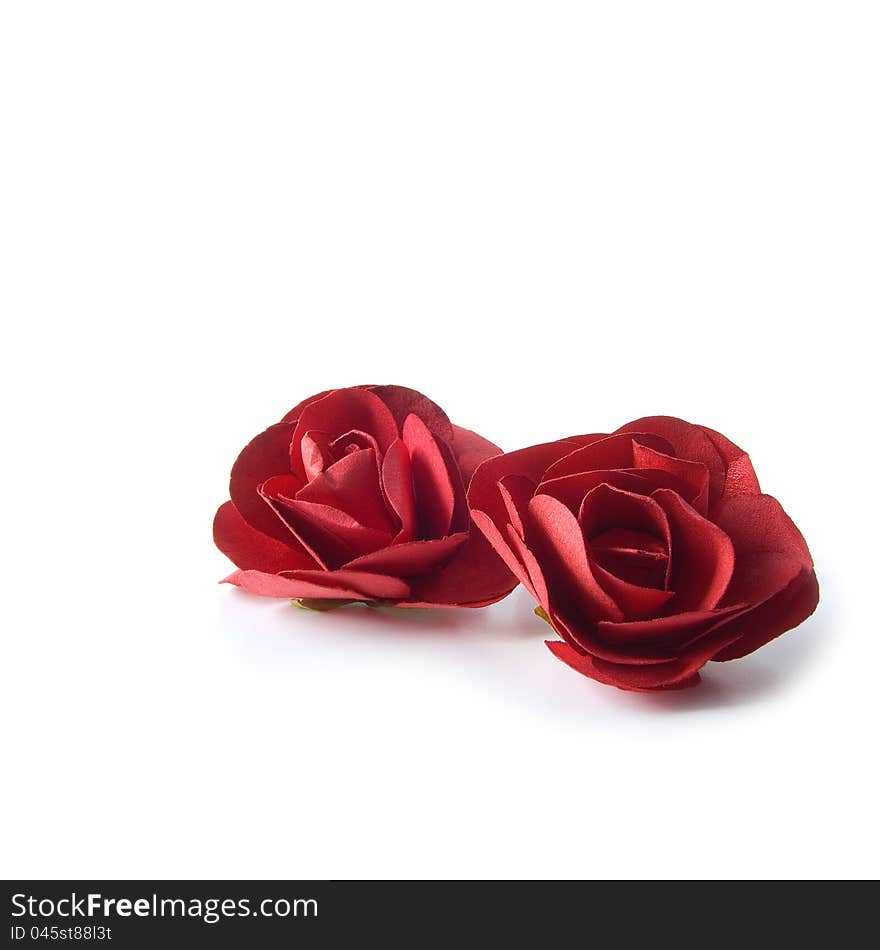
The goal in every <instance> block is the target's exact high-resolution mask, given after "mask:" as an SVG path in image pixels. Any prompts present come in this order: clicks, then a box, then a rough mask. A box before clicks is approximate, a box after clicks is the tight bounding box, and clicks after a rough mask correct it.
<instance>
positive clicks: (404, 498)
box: [382, 439, 418, 543]
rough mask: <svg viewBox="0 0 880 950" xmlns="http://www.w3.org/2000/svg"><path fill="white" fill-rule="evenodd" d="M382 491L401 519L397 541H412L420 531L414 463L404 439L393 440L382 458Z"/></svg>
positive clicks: (395, 539)
mask: <svg viewBox="0 0 880 950" xmlns="http://www.w3.org/2000/svg"><path fill="white" fill-rule="evenodd" d="M382 491H383V494H384V496H385V500H386V502H387V503H388V505H389V506H390V508H391V509H392V511H394V513H395V514H396V515H397V518H398V521H399V525H400V527H399V530H398V533H397V535H396V537H395V538H394V541H395V543H400V542H404V541H412V540H413V539H414V538H415V536H416V533H417V532H418V520H417V517H416V499H415V495H414V494H413V483H412V463H411V462H410V458H409V451H408V450H407V447H406V445H405V444H404V442H403V439H397V440H396V441H394V442H392V443H391V445H390V446H389V447H388V451H387V452H386V453H385V458H384V459H383V460H382Z"/></svg>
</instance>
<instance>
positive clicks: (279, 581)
mask: <svg viewBox="0 0 880 950" xmlns="http://www.w3.org/2000/svg"><path fill="white" fill-rule="evenodd" d="M223 583H225V584H234V585H235V586H236V587H241V588H242V590H246V591H248V592H249V593H251V594H259V595H260V596H261V597H290V598H292V599H297V600H298V599H300V598H303V597H305V598H321V599H323V598H331V599H339V600H398V599H402V598H405V597H407V596H408V595H409V585H408V584H407V583H406V582H405V581H402V580H400V579H399V578H396V577H384V576H383V575H381V574H366V573H362V572H360V571H288V572H285V573H284V574H283V575H273V574H265V573H263V572H262V571H236V572H235V573H234V574H230V575H229V577H227V578H225V580H224V581H223Z"/></svg>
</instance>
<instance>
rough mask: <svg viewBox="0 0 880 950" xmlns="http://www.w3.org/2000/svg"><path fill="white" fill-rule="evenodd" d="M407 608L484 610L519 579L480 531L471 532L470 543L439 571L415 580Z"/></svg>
mask: <svg viewBox="0 0 880 950" xmlns="http://www.w3.org/2000/svg"><path fill="white" fill-rule="evenodd" d="M411 584H412V595H411V597H410V602H409V603H408V606H432V607H433V606H455V607H485V606H486V605H487V604H494V603H495V602H496V601H498V600H501V598H502V597H506V596H507V595H508V594H509V593H510V592H511V591H512V590H513V588H514V587H516V578H514V577H513V575H512V574H511V573H510V571H509V570H508V569H507V567H506V566H505V564H504V562H503V561H502V560H501V558H500V557H498V555H497V554H496V553H495V552H494V551H493V550H492V546H491V545H490V544H489V542H488V541H487V540H486V538H485V537H483V535H482V534H481V533H480V532H479V531H474V530H471V531H470V533H469V535H468V539H467V541H466V542H465V543H464V544H463V545H462V546H461V548H459V550H458V552H457V553H456V554H454V555H453V556H452V558H451V559H450V560H449V562H448V563H447V564H446V565H445V566H444V567H442V568H440V569H439V570H436V571H433V572H431V573H430V574H426V575H425V576H423V577H418V578H413V579H412V580H411Z"/></svg>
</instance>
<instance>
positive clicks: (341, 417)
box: [290, 388, 398, 478]
mask: <svg viewBox="0 0 880 950" xmlns="http://www.w3.org/2000/svg"><path fill="white" fill-rule="evenodd" d="M313 429H317V430H318V431H320V432H326V433H327V438H328V440H329V441H330V442H333V441H334V440H335V439H337V438H339V436H341V435H344V434H345V433H346V432H350V431H352V430H357V431H360V432H366V433H368V434H369V435H371V436H372V437H373V438H374V439H375V440H376V444H377V445H378V447H379V450H380V452H383V453H384V452H385V451H386V450H387V448H388V446H389V445H391V443H392V442H393V441H394V440H395V439H396V438H397V436H398V432H397V423H396V422H395V421H394V416H393V415H392V414H391V411H390V410H389V409H388V407H387V406H386V405H385V403H384V402H382V400H381V399H380V398H379V397H378V396H377V395H375V393H371V392H369V391H367V390H366V389H358V388H351V389H334V390H332V391H331V392H330V393H328V394H327V395H326V396H324V397H323V398H322V399H318V400H317V401H315V402H310V403H308V404H307V405H306V406H305V408H304V409H303V410H302V413H301V415H300V417H299V420H298V421H297V423H296V427H295V429H294V431H293V438H292V440H291V450H290V471H292V472H293V473H294V474H295V475H299V476H300V477H302V478H305V470H304V468H303V464H302V453H301V450H300V443H301V441H302V438H303V436H304V435H305V434H306V433H307V432H309V431H311V430H313Z"/></svg>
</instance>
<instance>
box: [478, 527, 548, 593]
mask: <svg viewBox="0 0 880 950" xmlns="http://www.w3.org/2000/svg"><path fill="white" fill-rule="evenodd" d="M471 517H472V518H473V520H474V524H475V525H476V526H477V528H478V529H479V530H480V531H481V532H482V533H483V535H484V536H485V538H486V540H487V541H488V542H489V544H490V545H491V546H492V548H494V550H495V552H496V554H498V556H499V557H500V558H501V559H502V560H503V561H504V563H505V565H506V566H507V568H508V569H509V571H510V572H511V573H512V574H513V576H514V577H515V578H516V579H517V580H518V581H519V582H520V583H521V584H522V585H523V586H524V587H525V588H526V590H528V592H529V593H530V594H531V595H532V596H533V597H534V598H535V600H537V601H538V602H539V603H542V604H546V602H547V591H546V588H545V589H543V591H541V590H539V589H538V588H537V587H536V586H535V584H534V583H533V580H532V578H531V577H530V576H529V571H528V569H527V568H526V566H525V563H524V561H523V558H522V557H521V556H519V555H518V552H516V549H515V548H514V547H513V546H512V544H511V540H512V539H508V538H507V537H505V536H502V534H501V532H500V531H499V530H498V528H497V527H496V526H495V522H494V521H492V519H491V518H490V517H489V516H488V515H487V514H486V513H485V512H483V511H473V512H471ZM505 528H506V529H509V528H510V526H509V525H507V526H505ZM505 533H506V532H505ZM520 544H522V542H521V541H520ZM532 560H533V561H534V558H532Z"/></svg>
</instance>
